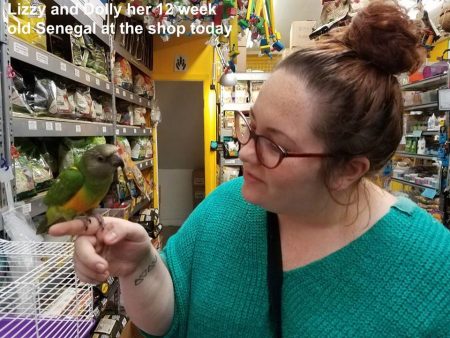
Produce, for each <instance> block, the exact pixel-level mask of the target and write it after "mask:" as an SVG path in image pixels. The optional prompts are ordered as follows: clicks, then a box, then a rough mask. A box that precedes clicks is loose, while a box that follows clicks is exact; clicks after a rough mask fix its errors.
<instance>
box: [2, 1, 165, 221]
mask: <svg viewBox="0 0 450 338" xmlns="http://www.w3.org/2000/svg"><path fill="white" fill-rule="evenodd" d="M55 3H56V4H57V5H60V6H73V3H72V2H71V1H70V0H55ZM4 4H5V3H4V2H3V1H0V13H3V12H4V11H3V9H4V8H3V6H4ZM75 19H76V20H77V21H78V22H79V23H81V24H83V25H90V26H92V25H95V24H96V23H95V22H94V21H93V20H91V18H89V17H88V16H87V15H85V14H84V13H82V11H80V14H79V15H77V16H76V17H75ZM107 20H108V22H109V18H107ZM95 35H96V37H97V38H98V39H99V40H100V41H101V42H102V43H103V44H104V45H105V46H107V48H109V50H108V51H107V54H109V55H110V56H111V57H110V61H111V64H110V65H111V71H112V72H113V71H114V55H115V53H116V52H117V53H119V54H121V55H122V56H123V57H125V58H126V59H127V60H128V61H129V62H130V63H132V64H133V65H134V66H135V67H136V68H137V69H139V70H140V71H141V72H143V73H144V74H146V75H151V71H150V69H149V68H148V67H146V66H145V65H143V64H142V63H140V62H139V60H136V59H135V58H134V57H133V56H132V55H131V54H130V53H128V52H127V51H126V50H125V49H124V48H122V47H120V46H119V45H116V44H113V39H112V36H110V35H105V34H102V33H101V29H100V27H98V26H97V29H96V34H95ZM0 47H1V48H0V52H1V54H0V61H1V67H2V68H1V69H0V80H1V81H0V84H1V90H2V91H1V93H0V107H1V120H0V123H1V122H2V121H7V122H6V123H5V124H2V125H1V127H0V134H1V139H0V142H2V144H1V146H2V148H3V149H2V151H1V153H3V154H5V156H6V158H8V159H10V158H11V156H10V145H11V144H13V142H14V137H17V138H25V137H55V138H57V137H88V136H105V137H109V138H110V139H109V141H113V142H115V141H116V137H117V136H131V137H152V138H153V130H156V128H155V127H154V126H151V127H142V126H124V125H119V124H118V123H117V122H116V113H117V109H116V103H117V102H116V99H117V100H125V101H127V102H129V103H132V104H134V105H137V106H141V107H145V108H147V109H149V108H151V107H152V101H151V99H147V98H144V97H140V96H138V95H136V94H134V93H132V92H130V91H127V90H125V89H122V88H120V87H118V86H114V84H113V83H112V82H111V81H105V80H104V79H102V78H100V77H98V76H96V75H95V74H92V73H90V71H88V70H87V69H84V68H82V67H78V66H75V65H74V64H72V63H70V62H68V61H66V60H64V59H62V58H60V57H58V56H56V55H54V54H52V53H50V52H47V51H46V50H43V49H40V48H38V47H35V46H33V45H31V44H29V43H27V42H25V41H23V40H21V39H19V38H17V37H15V36H8V35H7V30H6V22H5V21H4V20H2V23H1V24H0ZM10 57H11V59H14V60H18V61H21V62H24V63H26V64H28V65H30V66H31V67H34V68H35V69H40V70H43V71H47V72H49V73H52V74H55V75H57V76H59V77H61V78H64V79H66V80H67V81H70V82H72V81H73V82H76V83H79V84H82V85H84V86H87V87H90V88H93V89H96V90H98V91H100V92H102V93H104V94H106V95H109V96H110V97H111V101H112V110H113V122H110V123H104V122H92V121H85V120H72V119H63V118H54V117H50V116H48V117H34V116H31V115H27V114H14V115H13V114H12V112H10V108H9V100H8V98H10V94H11V89H10V83H11V81H10V79H8V77H7V74H8V65H9V60H10ZM5 98H6V99H5ZM153 128H155V129H153ZM153 154H154V156H155V157H154V158H152V159H147V160H144V161H137V162H136V165H137V167H138V168H139V169H141V170H145V169H149V168H152V169H153V171H152V175H153V177H154V182H155V184H156V185H157V184H158V182H157V175H155V171H157V168H155V166H154V163H157V159H156V156H157V151H153ZM44 195H45V192H43V193H40V194H38V195H37V196H34V197H32V198H30V199H27V200H24V201H21V202H19V204H25V205H26V208H28V209H31V215H32V216H36V215H39V214H41V213H43V212H45V210H46V206H45V205H44V204H43V197H44ZM150 202H151V201H147V203H146V204H145V205H148V204H149V203H150ZM154 204H155V205H156V206H158V205H159V203H158V202H155V201H154ZM1 205H4V203H3V202H2V204H1Z"/></svg>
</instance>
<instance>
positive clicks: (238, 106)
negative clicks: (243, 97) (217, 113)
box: [222, 103, 253, 111]
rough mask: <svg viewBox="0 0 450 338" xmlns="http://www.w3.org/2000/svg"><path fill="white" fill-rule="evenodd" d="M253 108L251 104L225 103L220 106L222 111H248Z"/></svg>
mask: <svg viewBox="0 0 450 338" xmlns="http://www.w3.org/2000/svg"><path fill="white" fill-rule="evenodd" d="M252 107H253V103H225V104H223V105H222V111H225V110H236V111H249V110H250V109H251V108H252Z"/></svg>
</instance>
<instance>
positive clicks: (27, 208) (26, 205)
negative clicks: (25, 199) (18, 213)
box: [22, 203, 31, 214]
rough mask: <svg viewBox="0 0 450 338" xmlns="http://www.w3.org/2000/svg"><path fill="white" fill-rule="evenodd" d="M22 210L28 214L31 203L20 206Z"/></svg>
mask: <svg viewBox="0 0 450 338" xmlns="http://www.w3.org/2000/svg"><path fill="white" fill-rule="evenodd" d="M22 212H23V213H24V214H30V213H31V203H27V204H24V205H23V206H22Z"/></svg>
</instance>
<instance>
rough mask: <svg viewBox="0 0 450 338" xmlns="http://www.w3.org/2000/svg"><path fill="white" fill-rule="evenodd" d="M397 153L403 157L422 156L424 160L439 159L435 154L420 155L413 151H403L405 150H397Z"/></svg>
mask: <svg viewBox="0 0 450 338" xmlns="http://www.w3.org/2000/svg"><path fill="white" fill-rule="evenodd" d="M395 155H397V156H401V157H410V158H420V159H422V160H430V161H437V160H438V159H437V156H433V155H418V154H412V153H407V152H403V151H397V152H395Z"/></svg>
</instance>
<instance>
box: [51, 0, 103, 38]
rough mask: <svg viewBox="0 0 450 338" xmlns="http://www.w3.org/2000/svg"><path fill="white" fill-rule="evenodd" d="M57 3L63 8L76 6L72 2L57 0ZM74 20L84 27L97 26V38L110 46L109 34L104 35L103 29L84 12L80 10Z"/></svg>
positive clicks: (69, 0)
mask: <svg viewBox="0 0 450 338" xmlns="http://www.w3.org/2000/svg"><path fill="white" fill-rule="evenodd" d="M55 2H56V3H57V4H58V5H59V6H61V7H63V6H64V7H69V8H70V7H73V6H74V2H72V1H71V0H55ZM74 18H75V19H76V20H77V21H78V22H79V23H81V24H82V25H84V26H91V27H92V25H95V26H96V27H95V36H97V37H98V38H99V39H100V40H101V41H102V42H103V43H104V44H106V45H107V46H109V45H110V41H109V35H108V34H103V33H102V28H101V27H99V26H98V25H97V24H96V23H95V22H94V21H92V19H91V18H90V17H89V16H87V15H86V14H85V13H83V11H81V10H79V11H78V14H77V15H76V16H74Z"/></svg>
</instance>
